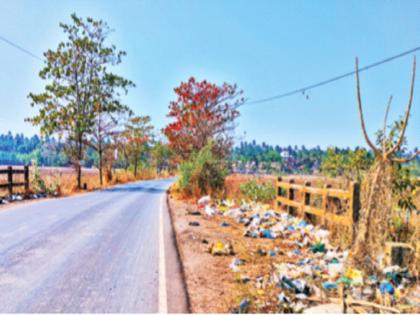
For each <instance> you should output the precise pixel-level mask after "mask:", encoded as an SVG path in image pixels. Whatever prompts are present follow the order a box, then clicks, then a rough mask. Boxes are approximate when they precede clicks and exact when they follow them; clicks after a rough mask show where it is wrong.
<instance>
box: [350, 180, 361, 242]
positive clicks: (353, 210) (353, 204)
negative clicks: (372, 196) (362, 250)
mask: <svg viewBox="0 0 420 315" xmlns="http://www.w3.org/2000/svg"><path fill="white" fill-rule="evenodd" d="M359 210H360V184H359V183H357V182H352V183H351V184H350V204H349V220H351V221H350V222H351V228H350V233H351V240H352V242H354V238H355V235H356V228H357V226H356V225H357V222H358V220H359Z"/></svg>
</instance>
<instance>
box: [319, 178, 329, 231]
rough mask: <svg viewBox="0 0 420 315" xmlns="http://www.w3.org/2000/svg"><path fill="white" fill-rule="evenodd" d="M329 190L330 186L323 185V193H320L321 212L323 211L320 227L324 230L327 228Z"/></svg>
mask: <svg viewBox="0 0 420 315" xmlns="http://www.w3.org/2000/svg"><path fill="white" fill-rule="evenodd" d="M329 188H331V185H330V184H325V185H324V192H323V193H322V210H323V212H324V213H323V215H322V219H321V222H322V225H323V226H324V228H325V227H326V226H327V218H326V217H327V213H328V189H329Z"/></svg>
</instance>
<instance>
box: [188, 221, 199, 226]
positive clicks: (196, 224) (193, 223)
mask: <svg viewBox="0 0 420 315" xmlns="http://www.w3.org/2000/svg"><path fill="white" fill-rule="evenodd" d="M188 225H189V226H200V222H197V221H192V222H189V223H188Z"/></svg>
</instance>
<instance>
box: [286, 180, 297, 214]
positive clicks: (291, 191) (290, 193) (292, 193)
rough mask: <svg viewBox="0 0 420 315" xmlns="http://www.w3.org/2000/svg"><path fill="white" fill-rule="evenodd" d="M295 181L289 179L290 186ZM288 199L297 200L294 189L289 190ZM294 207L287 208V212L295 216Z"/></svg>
mask: <svg viewBox="0 0 420 315" xmlns="http://www.w3.org/2000/svg"><path fill="white" fill-rule="evenodd" d="M294 183H295V180H294V179H289V184H294ZM287 199H289V200H294V199H295V190H294V189H293V188H289V190H288V192H287ZM292 209H293V207H292V206H287V212H288V213H289V214H292V215H295V213H293V210H292Z"/></svg>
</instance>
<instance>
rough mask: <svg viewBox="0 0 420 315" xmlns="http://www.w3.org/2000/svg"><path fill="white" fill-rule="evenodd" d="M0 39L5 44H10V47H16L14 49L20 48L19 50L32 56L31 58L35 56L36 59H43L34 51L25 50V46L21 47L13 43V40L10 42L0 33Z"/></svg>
mask: <svg viewBox="0 0 420 315" xmlns="http://www.w3.org/2000/svg"><path fill="white" fill-rule="evenodd" d="M0 40H2V41H3V42H5V43H6V44H9V45H10V46H12V47H14V48H16V49H18V50H20V51H22V52H24V53H25V54H27V55H29V56H31V57H33V58H35V59H38V60H40V61H43V60H42V58H41V57H39V56H37V55H36V54H34V53H32V52H30V51H29V50H27V49H25V48H23V47H21V46H19V45H18V44H15V43H14V42H12V41H11V40H8V39H7V38H5V37H3V36H1V35H0Z"/></svg>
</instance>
